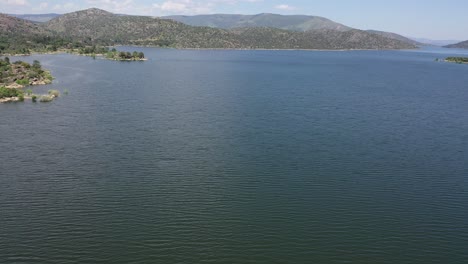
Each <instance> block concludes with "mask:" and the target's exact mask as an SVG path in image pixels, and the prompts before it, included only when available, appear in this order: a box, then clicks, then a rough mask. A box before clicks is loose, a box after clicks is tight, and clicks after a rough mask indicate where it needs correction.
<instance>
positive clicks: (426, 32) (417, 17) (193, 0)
mask: <svg viewBox="0 0 468 264" xmlns="http://www.w3.org/2000/svg"><path fill="white" fill-rule="evenodd" d="M89 7H99V8H102V9H105V10H108V11H111V12H116V13H125V14H134V15H151V16H161V15H172V14H185V15H193V14H213V13H228V14H232V13H237V14H257V13H266V12H267V13H279V14H306V15H318V16H323V17H327V18H329V19H332V20H334V21H336V22H340V23H343V24H345V25H348V26H351V27H355V28H359V29H377V30H384V31H391V32H396V33H399V34H403V35H406V36H412V37H425V38H432V39H456V40H467V39H468V15H466V13H467V11H468V1H467V0H441V1H439V0H426V1H424V0H64V1H58V0H51V1H47V0H0V12H2V13H16V14H24V13H48V12H54V13H66V12H72V11H76V10H81V9H85V8H89Z"/></svg>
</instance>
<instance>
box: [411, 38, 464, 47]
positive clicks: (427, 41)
mask: <svg viewBox="0 0 468 264" xmlns="http://www.w3.org/2000/svg"><path fill="white" fill-rule="evenodd" d="M411 39H412V40H414V41H417V42H420V43H423V44H426V45H431V46H440V47H442V46H447V45H451V44H454V43H458V42H460V41H461V40H435V39H427V38H411Z"/></svg>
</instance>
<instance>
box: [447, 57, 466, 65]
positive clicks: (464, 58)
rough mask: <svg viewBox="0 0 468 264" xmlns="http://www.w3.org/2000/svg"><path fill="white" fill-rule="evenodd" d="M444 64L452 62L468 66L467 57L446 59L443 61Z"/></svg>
mask: <svg viewBox="0 0 468 264" xmlns="http://www.w3.org/2000/svg"><path fill="white" fill-rule="evenodd" d="M445 61H446V62H453V63H458V64H468V58H467V57H448V58H446V59H445Z"/></svg>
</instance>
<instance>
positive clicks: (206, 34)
mask: <svg viewBox="0 0 468 264" xmlns="http://www.w3.org/2000/svg"><path fill="white" fill-rule="evenodd" d="M0 19H1V20H2V21H1V22H2V24H0V25H1V26H0V48H1V47H3V48H2V50H0V51H1V52H3V53H8V51H11V50H13V49H17V48H20V47H24V48H29V49H32V50H36V51H51V50H52V51H53V50H57V49H58V48H83V47H89V46H94V45H117V44H123V45H148V46H163V47H175V48H221V49H222V48H235V49H409V48H415V46H413V45H411V44H408V43H405V42H402V41H399V40H395V39H390V38H387V37H385V36H380V35H377V34H371V33H368V32H365V31H361V30H346V31H341V30H335V29H321V30H312V31H305V32H302V31H290V30H283V29H277V28H271V27H245V28H235V29H230V30H227V29H219V28H212V27H195V26H189V25H186V24H183V23H180V22H176V21H173V20H169V19H160V18H154V17H145V16H123V15H115V14H112V13H109V12H106V11H104V10H100V9H87V10H83V11H78V12H73V13H69V14H65V15H62V16H59V17H56V18H54V19H52V20H51V21H49V22H47V23H44V24H40V25H37V24H34V23H31V22H29V21H26V20H22V19H18V18H14V17H10V16H6V15H2V16H1V17H0ZM11 53H18V52H11Z"/></svg>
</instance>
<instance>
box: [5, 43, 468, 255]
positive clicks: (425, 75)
mask: <svg viewBox="0 0 468 264" xmlns="http://www.w3.org/2000/svg"><path fill="white" fill-rule="evenodd" d="M119 49H123V50H129V51H133V50H135V49H136V50H138V51H143V52H144V53H145V55H146V57H147V58H148V61H144V62H115V61H108V60H103V59H95V60H94V59H92V58H90V57H83V56H73V55H69V54H60V55H34V56H30V57H15V58H13V57H12V58H11V60H12V61H14V60H16V59H24V60H26V61H29V62H32V61H33V60H34V59H38V60H40V61H41V64H42V65H43V67H44V68H46V69H50V70H51V72H52V75H53V76H54V77H56V80H55V81H54V83H53V84H51V85H47V86H42V87H34V88H33V89H34V91H35V92H36V93H43V92H46V91H47V90H48V89H58V90H60V91H62V92H63V91H64V89H67V90H68V91H69V94H68V95H62V96H61V97H60V98H58V99H56V100H55V101H53V102H51V103H36V104H34V103H31V102H25V103H10V104H0V114H1V117H2V121H1V122H0V133H1V135H2V137H1V140H0V149H1V150H2V151H1V153H0V160H1V163H0V164H1V165H0V168H1V169H0V175H1V176H0V263H155V262H157V263H424V264H427V263H434V264H435V263H465V261H466V259H468V251H467V250H466V246H467V245H468V224H467V219H468V210H466V207H467V205H468V189H467V187H468V186H467V177H468V132H467V131H468V118H467V116H468V115H467V114H468V103H467V102H468V86H467V85H466V84H467V83H468V74H467V73H468V65H458V64H452V63H444V62H435V61H434V60H435V59H436V58H445V57H448V56H451V55H457V56H459V55H460V54H462V55H464V54H465V53H464V52H465V51H461V50H454V51H452V50H447V49H429V48H428V49H425V50H419V51H347V52H342V51H340V52H332V51H327V52H313V51H223V50H173V49H153V48H135V47H119Z"/></svg>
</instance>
